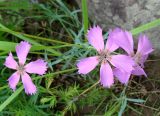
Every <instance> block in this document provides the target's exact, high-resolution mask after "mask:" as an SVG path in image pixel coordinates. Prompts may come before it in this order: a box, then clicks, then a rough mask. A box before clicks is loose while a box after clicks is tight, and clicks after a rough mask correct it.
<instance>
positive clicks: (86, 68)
mask: <svg viewBox="0 0 160 116" xmlns="http://www.w3.org/2000/svg"><path fill="white" fill-rule="evenodd" d="M98 63H99V61H98V57H97V56H93V57H88V58H84V59H81V60H80V61H79V62H78V63H77V67H78V73H79V74H87V73H89V72H90V71H92V70H93V69H94V68H95V67H96V66H97V65H98Z"/></svg>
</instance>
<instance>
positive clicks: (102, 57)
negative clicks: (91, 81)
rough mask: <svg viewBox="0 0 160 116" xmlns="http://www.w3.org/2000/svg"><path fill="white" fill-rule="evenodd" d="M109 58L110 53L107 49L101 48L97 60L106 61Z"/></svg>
mask: <svg viewBox="0 0 160 116" xmlns="http://www.w3.org/2000/svg"><path fill="white" fill-rule="evenodd" d="M110 59H111V55H110V52H109V51H108V50H103V51H102V52H101V53H100V54H99V61H102V62H107V60H110Z"/></svg>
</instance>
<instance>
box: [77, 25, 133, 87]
mask: <svg viewBox="0 0 160 116" xmlns="http://www.w3.org/2000/svg"><path fill="white" fill-rule="evenodd" d="M114 35H115V32H114V31H110V32H109V37H108V39H107V42H106V45H105V46H104V40H103V35H102V29H101V28H100V27H99V26H97V27H93V28H91V29H90V30H89V31H88V34H87V37H88V41H89V43H90V44H91V45H92V46H93V47H94V48H95V49H96V50H97V52H98V55H97V56H92V57H88V58H84V59H81V60H80V61H79V62H78V63H77V67H78V72H79V73H80V74H87V73H89V72H90V71H92V70H93V69H94V68H95V67H96V66H97V65H98V63H99V62H101V67H100V82H101V84H102V85H103V86H104V87H110V86H111V85H112V84H113V83H114V78H113V71H112V68H111V65H110V64H112V66H114V67H117V68H120V69H123V70H125V71H126V72H131V71H132V70H133V67H132V65H133V61H132V59H131V58H130V57H128V56H126V55H112V52H113V51H115V50H116V49H117V48H118V46H117V45H116V44H114V41H113V40H112V36H114Z"/></svg>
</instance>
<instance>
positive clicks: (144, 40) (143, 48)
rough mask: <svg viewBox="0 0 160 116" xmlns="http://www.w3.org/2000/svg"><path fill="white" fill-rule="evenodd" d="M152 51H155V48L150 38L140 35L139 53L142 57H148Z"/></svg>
mask: <svg viewBox="0 0 160 116" xmlns="http://www.w3.org/2000/svg"><path fill="white" fill-rule="evenodd" d="M152 51H153V47H152V44H151V42H150V41H149V39H148V37H147V36H145V35H140V36H139V42H138V50H137V53H141V54H142V55H147V54H149V53H151V52H152Z"/></svg>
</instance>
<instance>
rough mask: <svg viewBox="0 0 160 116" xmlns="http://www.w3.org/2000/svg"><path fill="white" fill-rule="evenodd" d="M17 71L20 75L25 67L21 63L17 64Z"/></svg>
mask: <svg viewBox="0 0 160 116" xmlns="http://www.w3.org/2000/svg"><path fill="white" fill-rule="evenodd" d="M17 71H18V73H19V74H20V75H22V74H23V73H24V71H25V67H24V65H23V64H20V65H19V66H17Z"/></svg>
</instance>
